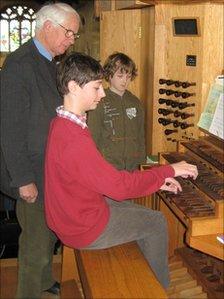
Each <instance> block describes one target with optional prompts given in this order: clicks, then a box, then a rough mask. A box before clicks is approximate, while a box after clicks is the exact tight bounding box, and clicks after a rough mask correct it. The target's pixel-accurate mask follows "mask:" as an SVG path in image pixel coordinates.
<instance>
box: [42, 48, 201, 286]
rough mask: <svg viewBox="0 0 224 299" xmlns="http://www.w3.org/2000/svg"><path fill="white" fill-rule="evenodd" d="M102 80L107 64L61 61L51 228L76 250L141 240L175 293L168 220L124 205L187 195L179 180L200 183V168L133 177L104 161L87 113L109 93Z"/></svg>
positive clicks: (50, 154) (73, 58)
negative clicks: (157, 195) (156, 195)
mask: <svg viewBox="0 0 224 299" xmlns="http://www.w3.org/2000/svg"><path fill="white" fill-rule="evenodd" d="M102 78H103V70H102V67H101V66H100V64H99V63H98V62H97V61H96V60H94V59H93V58H91V57H90V56H87V55H85V54H81V53H72V54H70V55H69V56H68V57H67V58H66V59H65V60H64V62H62V63H61V66H60V69H59V75H58V89H59V92H60V93H61V95H62V96H63V97H64V106H61V107H58V108H57V117H56V118H55V119H53V121H52V123H51V127H50V132H49V137H48V144H47V149H46V163H45V208H46V218H47V223H48V225H49V227H50V228H51V229H52V230H53V231H54V232H55V233H56V234H57V236H58V237H59V239H60V240H61V241H62V242H63V243H64V244H66V245H68V246H70V247H73V248H85V249H89V250H94V249H101V248H108V247H111V246H115V245H118V244H122V243H126V242H131V241H137V242H138V244H139V246H140V249H141V250H142V252H143V254H144V256H145V258H146V259H147V261H148V262H149V264H150V266H151V267H152V269H153V270H154V272H155V274H156V275H157V278H158V280H159V281H160V283H161V284H162V285H163V286H164V287H168V285H169V275H168V263H167V227H166V221H165V218H164V216H163V214H162V213H161V212H159V211H153V210H151V209H149V208H146V207H143V206H140V205H137V204H129V203H128V201H126V202H122V201H124V200H125V199H127V198H129V199H130V198H136V197H141V196H146V195H149V194H151V193H153V192H156V191H158V190H159V189H160V190H168V191H170V192H175V193H176V192H179V191H181V186H180V184H179V183H178V182H177V181H176V180H175V179H174V178H173V177H175V176H182V177H187V176H192V177H193V178H194V179H195V178H196V177H197V168H196V166H194V165H191V164H188V163H186V162H180V163H176V164H171V165H164V166H160V167H155V168H152V169H150V170H146V171H138V170H137V171H134V172H132V173H129V172H127V171H125V170H122V171H118V170H116V169H115V168H114V167H113V166H112V165H111V164H109V163H108V162H107V161H106V160H104V158H103V157H102V155H101V154H100V152H99V151H98V150H97V148H96V145H95V143H94V141H93V139H92V137H91V134H90V132H89V129H88V127H87V125H86V111H88V110H92V109H95V108H96V107H97V104H98V103H99V101H100V100H101V98H102V97H104V95H105V94H104V90H103V87H102ZM106 197H109V198H113V199H114V200H110V199H108V198H106Z"/></svg>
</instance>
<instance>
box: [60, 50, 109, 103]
mask: <svg viewBox="0 0 224 299" xmlns="http://www.w3.org/2000/svg"><path fill="white" fill-rule="evenodd" d="M103 75H104V74H103V67H102V66H101V65H100V63H99V62H98V61H97V60H95V59H94V58H93V57H91V56H89V55H86V54H84V53H79V52H72V53H70V54H69V55H68V56H66V57H65V58H64V60H63V61H62V62H61V63H60V65H59V68H58V72H57V86H58V91H59V93H60V95H61V96H62V97H63V96H64V95H66V94H68V92H69V90H68V83H69V81H72V80H73V81H75V82H76V83H77V84H78V85H79V86H80V87H83V86H84V85H85V84H86V83H88V82H90V81H95V80H100V79H103Z"/></svg>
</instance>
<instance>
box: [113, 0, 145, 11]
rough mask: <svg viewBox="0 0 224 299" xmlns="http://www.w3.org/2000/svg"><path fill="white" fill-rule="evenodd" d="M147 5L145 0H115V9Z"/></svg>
mask: <svg viewBox="0 0 224 299" xmlns="http://www.w3.org/2000/svg"><path fill="white" fill-rule="evenodd" d="M147 5H149V4H148V3H146V2H145V1H139V0H115V8H116V9H127V8H142V7H144V6H147Z"/></svg>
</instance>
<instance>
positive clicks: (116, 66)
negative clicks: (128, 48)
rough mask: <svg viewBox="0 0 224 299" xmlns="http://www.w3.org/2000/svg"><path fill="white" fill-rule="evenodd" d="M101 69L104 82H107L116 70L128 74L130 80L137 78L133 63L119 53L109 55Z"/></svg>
mask: <svg viewBox="0 0 224 299" xmlns="http://www.w3.org/2000/svg"><path fill="white" fill-rule="evenodd" d="M103 69H104V78H105V80H106V81H109V80H110V78H112V77H113V76H114V74H115V73H116V71H117V70H120V71H121V72H122V73H123V72H124V73H130V74H131V80H134V79H135V77H136V76H137V68H136V65H135V63H134V61H133V60H132V59H131V58H130V57H129V56H127V55H125V54H124V53H121V52H115V53H113V54H111V55H110V56H109V57H108V58H107V60H106V61H105V63H104V66H103Z"/></svg>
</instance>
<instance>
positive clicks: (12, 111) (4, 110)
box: [1, 40, 61, 200]
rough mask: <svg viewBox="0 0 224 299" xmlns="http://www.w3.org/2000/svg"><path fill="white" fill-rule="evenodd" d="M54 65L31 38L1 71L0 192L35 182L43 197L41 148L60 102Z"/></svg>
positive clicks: (12, 192)
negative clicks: (40, 51)
mask: <svg viewBox="0 0 224 299" xmlns="http://www.w3.org/2000/svg"><path fill="white" fill-rule="evenodd" d="M55 71H56V69H55V65H54V64H53V63H52V62H50V61H48V60H47V59H46V58H44V57H43V56H42V55H41V54H40V53H39V51H38V50H37V48H36V46H35V44H34V42H33V40H30V41H28V42H27V43H26V44H24V45H22V46H21V47H20V48H19V49H18V50H16V51H15V52H13V53H11V54H10V55H9V56H8V57H7V58H6V61H5V63H4V65H3V68H2V71H1V191H2V192H3V193H5V194H7V195H9V196H11V197H13V198H16V199H17V198H19V194H18V187H20V186H24V185H27V184H29V183H31V182H34V183H36V185H37V188H38V192H39V200H42V198H43V176H44V151H45V144H46V139H47V134H48V129H49V124H50V121H51V119H52V118H53V117H54V116H55V114H56V112H55V108H56V107H57V106H59V105H61V98H60V96H59V94H58V91H57V87H56V77H55Z"/></svg>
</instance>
